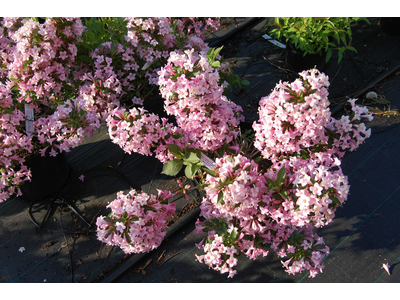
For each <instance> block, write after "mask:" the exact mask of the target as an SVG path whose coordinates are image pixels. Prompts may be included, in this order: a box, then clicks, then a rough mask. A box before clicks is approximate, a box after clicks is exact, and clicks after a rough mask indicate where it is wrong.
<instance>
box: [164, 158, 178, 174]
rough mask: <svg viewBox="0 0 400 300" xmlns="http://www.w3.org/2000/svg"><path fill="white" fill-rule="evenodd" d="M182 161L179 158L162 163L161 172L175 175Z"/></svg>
mask: <svg viewBox="0 0 400 300" xmlns="http://www.w3.org/2000/svg"><path fill="white" fill-rule="evenodd" d="M182 166H183V161H182V160H180V159H174V160H171V161H169V162H167V163H165V164H164V165H163V170H162V172H161V174H165V175H169V176H176V175H177V174H178V173H179V171H180V170H181V169H182Z"/></svg>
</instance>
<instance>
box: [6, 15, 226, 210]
mask: <svg viewBox="0 0 400 300" xmlns="http://www.w3.org/2000/svg"><path fill="white" fill-rule="evenodd" d="M82 20H83V19H82ZM82 20H81V19H80V18H46V19H45V20H44V22H41V23H40V22H39V21H38V18H20V17H16V18H10V17H5V18H2V23H1V28H0V56H1V60H0V72H1V76H2V78H3V80H2V82H1V91H0V101H1V103H2V108H1V109H0V117H1V120H2V127H1V133H0V134H1V135H0V141H1V142H3V144H2V146H1V147H0V149H1V154H2V157H1V161H0V170H1V184H0V195H1V197H0V202H2V201H4V200H6V199H8V198H9V197H10V196H11V195H13V194H14V193H16V194H17V195H20V191H19V184H20V183H21V182H23V181H26V180H29V179H30V173H29V170H28V169H27V168H26V166H24V161H25V159H26V158H27V157H28V156H30V155H35V154H37V153H39V154H41V155H42V156H44V155H48V154H49V155H53V156H55V155H57V154H58V153H61V152H64V151H69V149H70V148H73V147H76V146H77V145H78V144H79V143H81V142H82V141H83V139H84V138H86V137H88V136H90V135H91V134H92V133H93V130H94V128H97V127H99V126H100V121H105V120H106V119H107V117H108V116H109V115H110V114H111V113H112V112H113V111H115V110H121V109H122V108H123V107H124V106H125V105H126V106H132V105H139V106H142V105H143V101H144V99H146V98H147V97H149V96H150V95H151V94H152V93H153V94H154V90H155V84H156V83H157V79H158V75H157V71H158V70H159V68H160V67H161V66H162V65H164V64H165V62H166V59H167V57H168V56H169V51H171V50H176V49H180V48H184V47H186V48H192V47H196V49H203V48H205V47H206V43H205V42H204V41H203V39H202V38H203V33H204V31H205V30H206V29H207V28H208V27H213V28H217V27H218V26H219V19H218V18H125V19H123V18H98V19H95V18H92V19H88V18H85V20H84V23H85V24H86V25H87V26H88V27H89V28H87V27H86V26H84V25H83V22H82ZM161 122H163V123H165V121H163V120H162V121H161ZM165 125H166V124H164V125H163V126H164V127H165ZM174 130H176V128H174V127H172V126H171V129H169V130H167V131H168V132H166V134H167V135H168V134H173V135H175V133H174ZM175 140H176V139H174V138H172V137H171V138H170V137H165V140H163V142H167V143H173V142H175ZM183 142H184V143H186V142H185V141H183ZM157 149H158V150H157V151H158V152H157V153H159V154H158V157H159V158H160V159H161V160H162V161H163V162H165V161H166V160H168V159H170V158H171V157H172V155H171V154H169V153H168V151H167V146H166V145H165V144H159V145H158V148H157Z"/></svg>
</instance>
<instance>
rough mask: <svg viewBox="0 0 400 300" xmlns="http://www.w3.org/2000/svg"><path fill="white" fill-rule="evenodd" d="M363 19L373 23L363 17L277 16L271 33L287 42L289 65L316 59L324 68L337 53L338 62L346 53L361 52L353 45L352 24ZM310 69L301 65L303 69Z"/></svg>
mask: <svg viewBox="0 0 400 300" xmlns="http://www.w3.org/2000/svg"><path fill="white" fill-rule="evenodd" d="M360 19H362V20H364V21H366V22H368V23H369V21H368V20H367V18H359V17H357V18H355V17H276V18H274V25H275V28H274V29H272V30H271V31H270V34H271V35H272V36H274V38H276V39H278V40H281V41H283V42H285V43H286V46H287V55H288V57H287V59H288V63H289V64H291V65H292V66H293V67H294V65H296V64H298V63H297V62H298V61H299V60H302V59H301V57H303V58H304V59H307V60H312V59H316V61H315V62H316V64H317V65H318V64H319V65H318V67H320V68H322V67H323V65H324V63H326V62H328V61H329V60H330V58H331V56H332V52H333V50H338V63H340V61H341V60H342V58H343V53H344V52H345V51H346V50H350V51H355V52H357V51H356V49H355V48H354V47H353V46H351V39H352V31H351V24H353V23H356V22H358V21H359V20H360ZM324 54H326V55H325V57H324ZM299 56H300V57H299ZM299 67H300V66H299ZM308 67H313V66H308ZM308 67H305V68H304V67H302V66H301V67H300V69H301V70H303V69H307V68H308ZM295 69H297V68H295Z"/></svg>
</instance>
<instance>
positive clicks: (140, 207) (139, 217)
mask: <svg viewBox="0 0 400 300" xmlns="http://www.w3.org/2000/svg"><path fill="white" fill-rule="evenodd" d="M172 196H173V194H172V193H170V192H168V191H161V190H159V191H158V195H157V196H155V195H148V194H146V193H145V192H138V191H136V190H134V189H132V190H130V191H129V193H127V194H124V192H123V191H120V192H118V193H117V198H116V199H115V200H114V201H112V202H111V203H110V204H109V205H108V206H107V207H108V208H111V213H110V214H109V215H108V216H107V217H105V216H100V217H98V218H97V221H96V225H97V238H98V239H99V240H100V241H102V242H104V243H107V244H108V245H111V246H119V247H120V248H121V249H122V250H123V251H124V252H125V253H126V254H131V253H140V252H148V251H151V250H153V249H155V248H157V247H158V246H159V245H160V244H161V242H162V240H163V238H164V236H165V229H166V221H167V218H168V217H169V216H171V215H172V214H173V213H174V212H175V203H168V199H169V198H171V197H172Z"/></svg>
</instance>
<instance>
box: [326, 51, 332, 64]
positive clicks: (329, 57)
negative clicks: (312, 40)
mask: <svg viewBox="0 0 400 300" xmlns="http://www.w3.org/2000/svg"><path fill="white" fill-rule="evenodd" d="M331 56H332V49H328V52H327V53H326V59H325V62H328V61H329V60H330V59H331Z"/></svg>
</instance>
